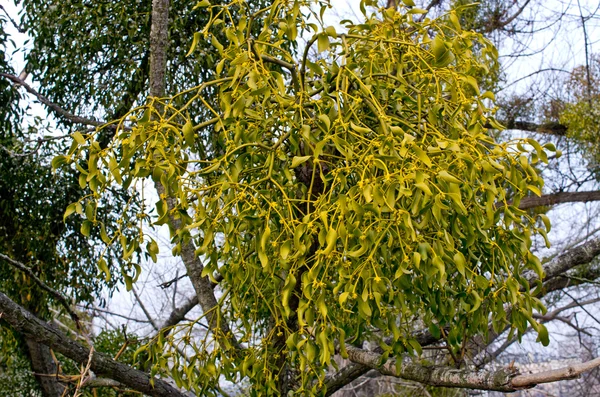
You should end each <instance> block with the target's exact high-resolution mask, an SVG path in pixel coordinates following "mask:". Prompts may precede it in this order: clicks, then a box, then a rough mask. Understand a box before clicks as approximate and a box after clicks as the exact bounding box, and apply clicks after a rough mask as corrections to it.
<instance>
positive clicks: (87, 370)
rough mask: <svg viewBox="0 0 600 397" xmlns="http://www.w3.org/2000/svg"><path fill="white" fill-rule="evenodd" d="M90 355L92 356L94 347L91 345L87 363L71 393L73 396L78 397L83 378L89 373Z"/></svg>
mask: <svg viewBox="0 0 600 397" xmlns="http://www.w3.org/2000/svg"><path fill="white" fill-rule="evenodd" d="M92 357H94V347H93V346H92V347H91V348H90V355H89V358H88V361H87V364H86V365H85V368H84V369H83V372H82V373H81V376H80V377H79V382H77V387H76V388H75V393H74V394H73V397H79V396H80V395H81V391H80V389H81V387H82V385H83V383H84V379H85V377H86V375H89V372H90V367H91V366H92Z"/></svg>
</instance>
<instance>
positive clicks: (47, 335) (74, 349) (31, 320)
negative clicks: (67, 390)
mask: <svg viewBox="0 0 600 397" xmlns="http://www.w3.org/2000/svg"><path fill="white" fill-rule="evenodd" d="M0 313H1V314H2V320H4V321H6V322H7V323H8V324H10V325H11V326H12V327H13V328H14V329H15V330H16V331H18V332H20V333H22V334H23V335H24V336H25V337H27V338H30V339H33V340H35V341H37V342H38V343H41V344H44V345H46V346H48V347H50V348H51V349H53V350H54V351H57V352H59V353H61V354H62V355H64V356H65V357H68V358H70V359H72V360H74V361H75V362H77V363H80V364H86V363H87V362H88V360H89V359H90V349H89V348H86V347H84V346H82V345H80V344H79V343H77V342H75V341H73V340H71V339H69V338H68V337H67V336H66V335H65V334H63V333H62V332H61V331H60V330H58V329H55V328H53V327H51V326H50V325H48V324H47V323H46V322H44V321H42V320H40V319H38V318H37V317H35V316H34V315H33V314H31V313H29V312H28V311H27V310H25V309H24V308H22V307H20V306H19V305H17V304H16V303H15V302H13V301H12V300H10V299H9V298H8V297H7V296H6V295H4V294H3V293H1V292H0ZM90 368H91V370H92V371H94V373H96V374H97V375H102V376H103V377H106V378H110V379H114V380H116V381H117V382H120V383H121V384H123V385H126V386H127V387H130V388H132V389H134V390H137V391H139V392H141V393H144V394H148V395H150V396H165V397H167V396H175V397H177V396H179V397H183V396H184V394H183V393H181V392H180V391H179V390H177V389H175V388H174V387H173V386H171V385H169V384H168V383H167V382H165V381H163V380H160V379H156V378H151V377H150V376H149V375H148V374H147V373H145V372H142V371H139V370H137V369H134V368H132V367H130V366H128V365H125V364H123V363H119V362H117V361H115V360H113V359H112V358H110V357H109V356H108V355H106V354H103V353H100V352H94V354H93V355H92V358H91V360H90ZM152 384H154V385H152Z"/></svg>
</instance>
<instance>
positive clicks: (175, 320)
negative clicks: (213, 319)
mask: <svg viewBox="0 0 600 397" xmlns="http://www.w3.org/2000/svg"><path fill="white" fill-rule="evenodd" d="M197 304H198V296H194V297H192V298H190V299H188V301H187V302H185V303H184V304H183V306H181V307H178V308H177V309H175V310H173V311H172V312H171V314H170V315H169V318H167V319H166V320H165V322H164V324H163V325H162V327H161V328H167V327H172V326H174V325H177V324H179V323H180V322H181V321H182V320H183V319H184V318H185V316H186V314H188V313H189V312H190V310H192V309H193V308H194V307H196V305H197Z"/></svg>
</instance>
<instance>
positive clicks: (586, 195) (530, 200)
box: [519, 190, 600, 210]
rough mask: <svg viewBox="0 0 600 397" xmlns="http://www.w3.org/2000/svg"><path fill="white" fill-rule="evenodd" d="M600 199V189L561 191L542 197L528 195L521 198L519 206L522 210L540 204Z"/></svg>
mask: <svg viewBox="0 0 600 397" xmlns="http://www.w3.org/2000/svg"><path fill="white" fill-rule="evenodd" d="M590 201H600V191H598V190H595V191H592V192H561V193H554V194H545V195H543V196H541V197H535V196H533V197H527V198H524V199H522V200H521V202H520V203H519V208H520V209H522V210H525V209H529V208H535V207H540V206H549V205H555V204H562V203H587V202H590Z"/></svg>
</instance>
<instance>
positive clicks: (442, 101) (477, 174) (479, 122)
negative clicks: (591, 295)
mask: <svg viewBox="0 0 600 397" xmlns="http://www.w3.org/2000/svg"><path fill="white" fill-rule="evenodd" d="M309 3H311V2H308V1H300V0H296V1H283V0H278V1H274V2H273V4H272V5H271V6H270V7H267V8H264V9H261V10H259V11H256V10H251V9H249V8H248V7H247V4H246V2H244V1H237V0H236V1H233V2H232V3H230V4H228V5H224V6H211V5H210V3H209V2H208V1H207V0H204V1H201V2H200V3H198V8H199V9H201V10H202V12H203V13H205V15H210V18H209V19H208V20H209V22H208V23H207V24H206V25H204V26H201V27H199V28H201V29H202V30H201V31H200V32H199V33H197V34H196V35H194V39H193V43H192V49H191V51H190V53H193V51H194V47H196V46H198V45H199V43H203V42H210V43H212V45H213V46H214V47H215V48H216V49H217V50H218V52H219V54H220V56H221V60H220V61H219V62H218V64H217V65H216V67H215V71H216V75H215V76H214V77H212V78H211V79H208V80H206V81H205V82H204V83H203V84H201V85H199V86H197V87H194V88H191V89H187V90H185V91H184V92H181V93H178V94H176V95H175V96H173V97H170V98H151V99H150V101H149V103H148V104H147V105H146V106H143V107H140V108H137V109H136V110H134V111H133V112H131V113H130V114H129V115H128V116H127V117H126V118H123V120H122V121H121V122H120V124H119V128H118V132H117V134H116V135H115V139H114V140H113V141H112V142H111V143H110V144H109V145H108V147H106V148H102V147H101V146H100V145H99V144H98V142H96V141H95V140H94V135H92V134H82V133H75V134H74V135H73V137H74V141H73V145H72V147H71V149H70V151H69V152H68V154H66V155H65V156H62V157H58V158H56V159H55V164H54V165H55V166H60V165H62V164H64V163H75V164H76V166H77V168H78V169H79V171H80V172H81V175H82V183H86V184H87V185H88V186H89V188H90V190H91V193H90V195H88V196H86V197H84V198H82V199H81V200H80V201H79V202H77V203H74V204H73V205H72V206H70V207H69V210H68V211H67V214H69V213H72V212H75V211H77V212H79V213H81V214H82V215H84V216H85V217H87V222H88V223H87V225H88V226H86V228H89V229H86V232H88V233H89V230H91V229H93V228H100V229H102V225H100V222H99V221H98V219H97V218H96V215H95V214H96V213H95V211H96V210H97V208H98V207H97V202H98V200H99V199H100V198H101V197H103V195H105V194H107V190H108V189H110V188H111V187H112V186H114V185H118V186H123V187H125V188H135V187H139V188H140V189H141V187H140V186H143V185H144V184H143V183H142V182H143V181H145V180H152V181H153V182H154V183H156V184H160V185H162V186H163V188H164V190H165V194H163V195H161V197H160V199H159V201H158V202H157V203H156V216H151V215H150V214H151V211H152V210H145V211H144V212H142V213H140V214H138V218H139V228H138V235H136V236H135V237H129V236H127V235H125V234H124V233H122V232H121V229H120V228H116V229H115V233H113V234H112V235H106V234H103V236H104V237H103V239H104V240H105V241H106V242H107V243H110V244H112V243H114V242H120V244H121V246H122V249H123V253H124V259H126V260H128V259H130V258H131V256H132V254H133V253H135V252H138V253H146V254H148V255H149V256H150V257H152V258H153V259H156V254H157V251H158V246H157V244H156V242H154V241H153V240H152V239H150V238H149V237H147V236H144V234H143V229H144V225H147V224H149V223H151V224H154V225H161V224H169V226H170V227H171V233H172V238H173V242H174V244H175V247H174V248H173V253H174V254H179V253H180V252H181V249H182V247H183V246H184V245H186V244H187V243H188V242H190V241H193V242H194V243H195V244H196V247H197V250H196V255H197V256H198V257H200V258H202V260H203V261H205V268H204V275H207V276H208V277H211V278H214V277H215V276H216V275H217V274H219V275H220V276H221V277H222V280H220V282H219V287H220V288H221V289H222V291H223V295H222V298H221V300H220V308H219V310H220V312H219V313H218V316H217V321H219V322H227V323H228V324H229V325H230V327H231V329H232V332H233V334H223V333H222V332H220V331H218V329H217V330H214V333H213V335H212V338H208V337H207V338H206V339H205V340H203V341H193V340H190V337H189V334H188V333H185V332H184V333H174V334H173V335H174V336H172V337H171V338H170V339H169V340H165V339H164V338H163V337H162V334H161V337H160V338H159V339H158V340H157V341H156V344H155V345H154V348H152V349H151V358H153V359H154V361H153V362H154V363H155V367H154V371H162V370H165V371H169V372H170V374H171V376H173V378H174V379H175V381H176V382H177V383H178V384H180V385H183V386H185V387H188V388H191V389H195V390H196V392H198V393H201V394H202V393H209V392H211V391H214V390H216V388H217V387H218V382H219V378H220V376H224V377H225V378H226V379H229V380H234V381H239V380H240V379H248V380H249V381H250V382H251V383H252V384H253V386H254V387H253V391H254V392H255V393H257V394H264V393H274V392H277V390H278V387H279V383H280V382H281V381H282V377H283V376H284V374H285V372H286V371H292V373H294V371H297V372H296V373H297V378H296V379H294V380H293V382H297V385H298V388H297V392H299V393H309V392H310V393H316V392H317V391H318V390H320V387H321V382H322V380H323V376H324V373H325V369H326V368H327V367H328V366H329V365H331V364H333V362H332V357H333V355H334V354H335V352H337V351H339V352H340V353H341V354H342V356H344V355H345V343H347V342H351V343H362V341H364V340H365V339H367V338H372V337H375V338H376V339H378V340H380V346H381V347H382V348H383V350H384V356H383V357H384V358H385V357H388V356H400V355H401V354H403V353H409V354H420V352H421V347H420V346H419V344H418V342H417V341H416V340H415V339H414V338H412V337H411V332H412V331H414V327H415V324H425V325H426V326H428V327H429V330H430V331H431V333H432V334H433V335H434V336H436V337H441V338H444V339H445V340H446V342H447V344H448V346H449V348H450V349H452V351H453V352H455V353H457V354H461V353H462V352H463V350H462V347H463V346H464V342H465V340H466V339H468V338H470V337H472V336H474V335H476V334H482V333H486V332H487V330H488V328H487V327H488V319H489V318H491V319H492V322H493V325H494V328H495V329H496V330H500V329H503V328H504V327H505V326H506V325H510V326H511V327H512V328H513V330H516V332H518V334H519V335H522V334H523V333H524V332H525V331H526V329H527V327H528V326H533V327H534V328H535V329H536V330H537V331H538V333H539V336H540V339H541V341H542V342H543V343H547V342H548V335H547V331H546V330H545V328H544V327H543V326H542V325H540V324H538V323H537V322H536V321H535V320H534V319H533V317H532V314H533V311H534V310H539V311H544V310H545V309H544V307H543V305H542V303H541V302H540V301H539V300H538V299H536V298H535V297H534V295H535V292H532V291H530V286H529V282H528V280H527V279H526V278H525V277H523V273H524V272H526V271H529V270H532V271H534V272H536V273H537V274H538V276H541V275H542V268H541V264H540V262H539V260H538V259H537V258H536V257H535V255H533V254H532V252H531V250H530V247H531V238H532V235H533V234H535V233H540V234H542V235H543V236H544V237H545V233H546V231H547V229H548V228H549V224H548V220H547V218H546V217H545V215H541V218H542V220H543V223H544V225H545V227H541V228H540V227H538V222H537V219H534V218H532V217H531V216H530V215H528V214H527V213H525V212H523V211H521V210H519V209H518V204H519V201H520V200H521V198H523V197H524V196H526V195H528V194H529V192H533V193H535V194H538V195H539V194H540V191H541V188H542V186H543V181H542V180H541V179H540V177H538V175H537V173H536V171H535V170H534V168H533V167H532V165H533V164H535V163H536V162H537V161H539V160H542V161H547V158H546V152H545V150H549V151H553V150H554V148H553V147H552V145H547V146H546V147H545V148H542V147H540V145H538V144H537V143H536V142H535V141H533V140H527V141H511V142H507V143H497V142H495V141H494V140H493V139H492V138H491V137H490V135H489V134H488V133H487V131H486V128H485V126H489V125H491V126H493V127H494V128H501V126H500V125H499V124H498V123H497V122H496V121H495V119H494V117H493V113H494V111H493V109H492V108H491V105H492V103H493V99H494V96H493V94H492V93H491V92H487V91H486V92H480V90H479V84H478V80H477V78H475V76H481V75H485V74H486V73H487V72H488V70H489V67H490V65H494V64H495V62H496V57H497V52H496V50H495V48H494V47H493V45H491V43H490V42H488V41H487V40H486V39H485V38H484V37H483V36H481V35H480V34H477V33H474V32H472V31H467V30H463V29H462V28H461V26H460V24H459V22H458V18H457V17H456V14H455V13H454V12H450V13H449V14H447V15H444V16H443V17H441V18H440V19H435V20H430V19H424V20H423V21H421V20H420V15H421V14H422V13H423V12H424V11H423V10H419V9H417V8H414V7H411V6H408V7H405V8H402V9H401V10H400V11H396V10H393V9H385V10H374V9H372V8H367V7H368V6H371V5H372V4H371V2H368V1H363V2H362V7H363V13H364V15H365V19H364V21H362V22H361V23H353V22H351V21H344V22H343V23H344V25H345V31H346V33H343V34H338V33H337V32H336V30H335V29H334V28H333V27H325V26H324V24H323V22H322V14H323V11H325V8H326V7H327V4H326V3H324V2H323V3H321V4H320V5H321V7H322V8H321V10H320V11H321V12H320V13H319V12H315V13H313V12H312V11H310V10H311V9H314V5H313V7H312V8H308V5H309ZM405 3H406V4H409V5H410V3H411V2H410V1H406V2H405ZM234 11H235V13H236V15H241V16H242V17H241V18H239V19H238V18H234V17H233V16H232V14H233V13H234ZM306 14H308V15H306ZM259 19H260V22H257V21H259ZM308 20H313V21H317V23H314V24H313V23H307V22H306V21H308ZM255 24H260V25H259V27H258V29H257V30H258V33H256V34H252V33H250V32H251V31H252V29H255V28H256V26H254V25H255ZM216 28H218V29H220V30H222V31H223V32H224V35H225V38H219V37H217V36H214V35H212V34H210V32H211V30H214V29H216ZM299 34H302V35H304V36H307V37H311V39H310V40H309V41H308V43H307V45H306V50H305V51H304V52H303V54H301V57H300V61H298V62H296V56H295V54H293V53H291V52H290V51H287V50H285V48H287V47H286V43H290V42H293V41H295V40H296V39H297V37H298V35H299ZM287 45H289V44H287ZM315 46H316V48H317V50H318V52H319V54H320V55H319V57H318V59H317V60H311V59H309V57H308V53H309V51H310V49H311V48H313V47H315ZM475 49H476V50H475ZM207 90H214V91H215V92H216V93H217V100H216V101H215V102H214V103H210V102H209V101H208V100H207V99H206V97H205V96H206V92H207ZM182 96H185V97H186V98H188V99H187V101H185V103H184V104H183V105H179V104H180V103H181V102H182V101H181V100H180V98H181V97H182ZM199 108H201V109H203V110H202V111H199V113H198V115H196V113H195V112H197V110H196V109H199ZM206 114H211V116H210V117H211V118H210V119H208V118H206V117H205V115H206ZM199 117H202V118H201V119H200V118H199ZM209 133H210V134H211V136H212V139H216V140H217V142H218V145H214V146H213V147H211V148H210V150H206V149H205V150H202V149H199V148H198V147H199V145H198V143H199V142H203V138H202V137H203V136H205V135H206V134H209ZM169 201H171V202H174V203H175V204H174V205H175V207H174V208H172V209H169V204H168V202H169ZM84 208H86V210H83V209H84ZM88 208H89V210H88ZM173 219H175V220H176V221H177V223H179V224H180V225H181V227H179V228H175V227H174V226H175V223H174V222H173ZM103 233H104V232H103ZM100 268H101V270H103V271H104V272H106V273H107V274H109V273H110V272H111V269H108V267H107V266H106V263H105V262H104V261H102V262H101V264H100ZM125 274H126V278H127V277H129V276H127V275H128V274H129V273H128V272H127V271H125ZM131 281H133V280H130V282H131ZM214 281H215V282H216V281H217V280H216V279H214ZM509 306H510V307H511V308H512V309H511V310H507V307H509ZM205 315H206V314H205ZM445 329H449V332H447V333H446V332H445V331H444V330H445ZM182 335H184V336H183V337H182ZM236 341H237V342H239V345H240V346H241V349H235V348H234V345H236ZM165 343H170V344H172V345H174V346H178V347H183V346H186V347H188V348H193V349H194V351H195V352H196V354H195V355H193V356H192V357H191V360H190V361H189V362H186V363H183V362H175V365H172V364H173V361H170V360H169V358H172V355H171V354H170V353H164V349H163V345H164V344H165ZM286 363H287V365H286Z"/></svg>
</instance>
